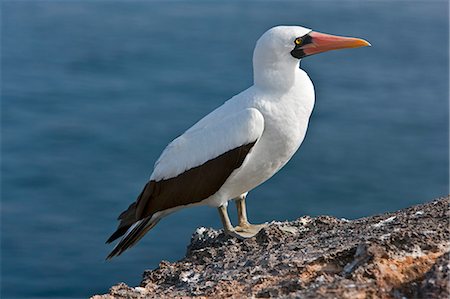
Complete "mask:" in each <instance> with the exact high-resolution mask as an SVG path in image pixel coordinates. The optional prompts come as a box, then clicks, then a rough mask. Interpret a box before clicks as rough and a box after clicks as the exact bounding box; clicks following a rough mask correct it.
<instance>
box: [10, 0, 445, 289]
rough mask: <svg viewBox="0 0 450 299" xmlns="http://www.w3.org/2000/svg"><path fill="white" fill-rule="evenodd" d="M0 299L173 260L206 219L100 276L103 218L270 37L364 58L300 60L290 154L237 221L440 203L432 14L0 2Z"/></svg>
mask: <svg viewBox="0 0 450 299" xmlns="http://www.w3.org/2000/svg"><path fill="white" fill-rule="evenodd" d="M1 22H2V23H1V25H2V33H1V42H2V43H1V72H2V78H1V80H2V81H1V87H2V90H1V99H2V103H1V104H2V105H1V108H2V109H1V138H2V143H1V150H2V169H1V170H2V176H1V185H2V190H1V192H2V193H1V211H2V223H1V245H2V248H1V249H2V250H1V254H2V275H1V282H2V298H86V297H88V296H90V295H92V294H95V293H104V292H106V291H107V290H108V288H109V287H110V286H111V285H112V284H115V283H117V282H120V281H124V282H126V283H127V284H130V285H137V284H138V283H139V282H140V279H141V274H142V272H143V270H144V269H149V268H154V267H157V266H158V263H159V261H161V260H169V261H175V260H177V259H180V258H181V257H182V256H183V255H184V253H185V251H186V246H187V244H188V243H189V240H190V236H191V234H192V232H193V231H194V230H195V229H196V228H197V227H199V226H208V227H209V226H211V227H215V228H220V227H221V224H220V220H219V217H218V215H217V211H216V210H215V209H211V208H206V207H205V208H193V209H186V210H184V211H181V212H178V213H176V214H173V215H172V216H170V217H168V218H166V219H164V220H163V221H162V222H160V223H159V224H158V226H157V227H156V228H155V229H154V230H152V231H151V233H149V234H148V235H147V236H146V237H145V238H144V239H143V240H142V241H141V242H140V243H139V245H138V246H137V247H135V248H133V249H131V250H129V251H127V252H126V253H125V254H124V255H123V256H121V257H119V258H116V259H114V260H112V261H110V262H105V261H104V258H105V256H106V254H107V253H108V252H109V251H110V250H111V249H112V246H107V245H105V244H104V241H105V240H106V238H107V237H108V236H109V235H110V233H112V232H113V231H114V229H115V228H116V224H117V223H116V217H117V216H118V214H119V213H120V212H121V211H122V210H124V209H125V208H126V207H128V205H129V203H131V202H132V201H134V200H135V198H136V196H137V195H138V194H139V192H140V191H141V188H142V187H143V186H144V184H145V183H146V181H147V179H148V178H149V176H150V174H151V172H152V167H153V163H154V162H155V161H156V159H157V158H158V156H159V154H160V153H161V151H162V150H163V149H164V147H165V146H166V145H167V143H169V142H170V141H171V140H172V139H173V138H175V137H176V136H177V135H179V134H181V133H182V132H183V131H184V130H186V129H187V128H188V127H189V126H191V125H192V124H194V123H195V122H196V121H197V120H199V119H200V118H201V117H202V116H204V115H205V114H207V113H208V112H210V111H211V110H212V109H214V108H215V107H217V106H219V105H221V104H222V103H223V102H224V101H225V100H227V99H228V98H230V97H231V96H232V95H234V94H237V93H239V92H240V91H241V90H243V89H245V88H247V87H248V86H250V85H251V84H252V62H251V61H252V51H253V47H254V45H255V42H256V40H257V39H258V38H259V36H260V35H261V34H262V33H263V32H264V31H266V30H267V29H268V28H270V27H272V26H274V25H278V24H299V25H304V26H305V27H309V28H312V29H314V30H317V31H321V32H326V33H332V34H338V35H348V36H356V37H362V38H365V39H367V40H368V41H370V42H371V43H372V47H371V48H362V49H354V50H345V51H336V52H330V53H325V54H320V55H317V56H313V57H310V58H307V59H304V61H302V64H301V66H302V68H303V69H305V70H306V71H307V72H308V73H309V75H310V77H311V79H312V80H313V82H314V84H315V88H316V107H315V110H314V113H313V116H312V119H311V123H310V128H309V131H308V135H307V137H306V140H305V142H304V143H303V145H302V146H301V148H300V150H299V152H298V153H297V154H296V155H295V156H294V158H293V159H292V160H291V162H290V163H288V165H287V166H286V167H285V168H284V169H283V170H282V171H281V172H280V173H278V174H277V175H276V176H275V177H273V178H272V179H271V180H270V181H268V182H267V183H265V184H263V185H262V186H260V187H258V188H257V189H255V190H254V191H253V192H251V193H250V195H249V198H248V205H249V208H248V210H249V213H250V215H249V217H250V220H251V221H252V222H255V223H258V222H264V221H269V220H280V221H281V220H292V219H296V218H297V217H300V216H302V215H312V216H316V215H321V214H326V215H332V216H335V217H345V218H349V219H354V218H358V217H364V216H368V215H373V214H376V213H382V212H386V211H393V210H397V209H400V208H405V207H408V206H411V205H413V204H418V203H421V202H425V201H429V200H431V199H433V198H436V197H438V196H442V195H446V194H448V187H449V186H448V185H449V180H448V179H449V177H448V162H449V161H448V137H449V135H448V133H449V132H448V111H449V107H448V96H449V94H448V80H449V74H448V65H449V61H448V53H449V52H448V51H449V48H448V44H449V40H448V25H449V21H448V2H447V1H422V2H417V1H408V2H407V1H396V2H395V1H394V2H392V1H381V2H378V1H370V2H367V3H363V2H360V1H344V2H342V1H340V2H339V3H337V2H333V1H319V2H315V3H307V2H285V1H277V2H266V1H264V2H262V1H261V2H260V1H250V2H238V1H227V2H225V1H214V2H202V1H195V2H181V1H173V2H170V3H164V2H128V1H127V2H125V1H123V2H120V1H119V2H117V1H114V2H108V1H94V2H87V1H61V2H59V1H39V2H32V1H19V2H13V1H6V2H5V1H4V2H3V3H2V14H1Z"/></svg>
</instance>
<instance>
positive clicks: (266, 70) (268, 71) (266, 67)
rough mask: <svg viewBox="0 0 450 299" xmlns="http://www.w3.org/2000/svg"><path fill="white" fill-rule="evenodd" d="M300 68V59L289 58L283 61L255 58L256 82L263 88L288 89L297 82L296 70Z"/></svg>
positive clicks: (254, 74)
mask: <svg viewBox="0 0 450 299" xmlns="http://www.w3.org/2000/svg"><path fill="white" fill-rule="evenodd" d="M298 68H299V62H298V60H294V61H293V60H287V61H282V62H280V61H277V62H274V61H270V60H262V61H261V60H254V61H253V77H254V84H255V86H257V87H259V88H262V89H271V90H278V91H287V90H289V89H291V88H292V86H293V85H294V83H295V72H296V71H297V70H298Z"/></svg>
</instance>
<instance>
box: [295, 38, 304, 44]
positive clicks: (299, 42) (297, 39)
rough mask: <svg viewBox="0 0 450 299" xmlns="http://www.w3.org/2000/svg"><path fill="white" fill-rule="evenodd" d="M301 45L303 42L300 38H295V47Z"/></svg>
mask: <svg viewBox="0 0 450 299" xmlns="http://www.w3.org/2000/svg"><path fill="white" fill-rule="evenodd" d="M302 43H303V40H302V38H301V37H297V38H296V39H295V44H296V45H297V46H300V45H301V44H302Z"/></svg>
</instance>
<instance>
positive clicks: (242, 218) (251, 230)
mask: <svg viewBox="0 0 450 299" xmlns="http://www.w3.org/2000/svg"><path fill="white" fill-rule="evenodd" d="M246 197H247V193H244V194H241V195H240V196H239V197H238V198H236V199H235V203H236V208H237V214H238V221H239V224H238V226H236V227H235V228H234V229H235V231H236V232H237V233H241V232H245V233H247V234H253V236H254V235H256V234H257V233H258V232H259V231H260V230H261V229H262V228H263V227H265V226H266V224H256V225H255V224H250V223H249V222H248V220H247V208H246V206H245V198H246Z"/></svg>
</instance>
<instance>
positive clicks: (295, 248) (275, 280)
mask: <svg viewBox="0 0 450 299" xmlns="http://www.w3.org/2000/svg"><path fill="white" fill-rule="evenodd" d="M449 203H450V200H449V197H445V198H439V199H437V200H434V201H432V202H430V203H426V204H422V205H417V206H414V207H411V208H408V209H404V210H401V211H398V212H394V213H386V214H383V215H377V216H372V217H367V218H362V219H357V220H351V221H350V220H346V219H337V218H333V217H329V216H321V217H317V218H311V217H307V216H306V217H301V218H299V219H297V220H295V221H292V222H272V223H270V225H269V226H268V227H267V228H265V229H263V230H262V231H261V232H260V233H259V234H258V235H257V236H256V237H255V238H253V239H248V240H243V241H241V240H237V239H235V238H232V237H228V236H226V235H224V234H223V232H222V231H217V230H214V229H210V228H199V229H197V231H196V232H195V233H194V235H193V236H192V240H191V244H190V245H189V246H188V250H187V254H186V257H185V258H183V259H182V260H180V261H178V262H175V263H169V262H165V261H162V262H161V263H160V265H159V267H158V268H157V269H155V270H148V271H145V272H144V274H143V280H142V282H141V285H140V286H138V287H129V286H127V285H125V284H124V283H120V284H118V285H115V286H113V287H112V288H111V289H110V291H109V294H105V295H96V296H94V297H92V298H94V299H106V298H108V299H109V298H177V297H178V298H180V297H184V298H186V297H200V298H224V297H234V298H246V297H256V298H271V297H276V298H352V299H355V298H448V297H449V296H450V292H449V270H450V264H449V249H450V241H449V237H450V234H449V222H450V218H449V216H450V213H449Z"/></svg>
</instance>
